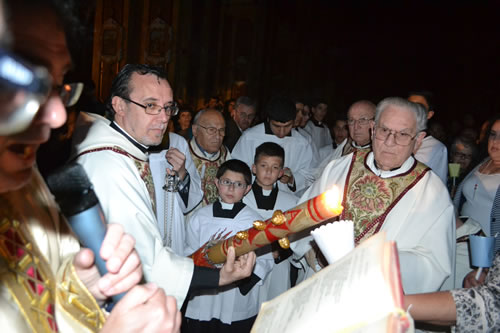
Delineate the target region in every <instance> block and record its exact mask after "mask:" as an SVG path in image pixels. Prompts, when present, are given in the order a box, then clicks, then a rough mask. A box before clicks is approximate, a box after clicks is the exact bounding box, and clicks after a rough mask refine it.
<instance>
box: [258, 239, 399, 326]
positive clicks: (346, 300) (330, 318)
mask: <svg viewBox="0 0 500 333" xmlns="http://www.w3.org/2000/svg"><path fill="white" fill-rule="evenodd" d="M384 243H385V234H383V233H379V234H377V235H375V236H373V237H372V238H370V239H368V240H367V241H365V242H363V243H362V244H360V245H359V246H358V247H357V248H356V249H355V250H353V251H352V252H351V253H350V254H348V255H347V256H345V257H344V258H342V259H340V260H339V261H338V262H336V263H335V264H333V265H330V266H328V267H326V268H324V269H323V270H321V271H320V272H318V273H317V274H315V275H314V276H312V277H311V278H309V279H308V280H306V281H304V282H302V283H301V284H299V285H298V286H296V287H294V288H292V289H290V290H288V291H287V292H286V293H284V294H282V295H280V296H278V297H277V298H275V299H274V300H272V301H270V302H266V303H264V304H263V305H262V307H261V310H260V312H259V315H258V318H257V321H256V323H255V325H254V327H253V329H252V332H259V333H260V332H273V333H274V332H283V331H286V332H306V331H310V332H311V331H314V330H319V331H329V332H335V331H340V330H343V331H346V332H349V331H355V330H356V328H360V327H362V326H364V325H366V324H368V323H370V322H374V321H380V320H381V318H385V317H387V318H388V316H389V314H390V313H393V312H394V311H395V308H396V305H395V304H394V297H393V295H391V292H392V289H391V286H390V285H389V284H388V283H387V282H386V281H385V277H384V272H383V271H384V270H383V268H382V265H383V262H384V255H386V254H387V251H385V250H384Z"/></svg>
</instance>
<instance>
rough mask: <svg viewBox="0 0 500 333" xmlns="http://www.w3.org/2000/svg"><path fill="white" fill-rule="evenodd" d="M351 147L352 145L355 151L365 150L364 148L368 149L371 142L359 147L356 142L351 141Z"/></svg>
mask: <svg viewBox="0 0 500 333" xmlns="http://www.w3.org/2000/svg"><path fill="white" fill-rule="evenodd" d="M351 145H352V146H353V147H354V148H357V149H366V148H370V146H371V145H372V143H371V142H368V143H367V144H366V145H364V146H360V145H358V144H357V143H356V142H354V140H353V141H351Z"/></svg>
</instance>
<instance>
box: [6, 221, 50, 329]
mask: <svg viewBox="0 0 500 333" xmlns="http://www.w3.org/2000/svg"><path fill="white" fill-rule="evenodd" d="M29 238H30V237H29V234H27V230H24V228H23V227H22V225H21V224H20V223H19V222H18V221H17V220H12V221H11V220H8V219H7V218H4V219H2V221H1V222H0V255H1V257H2V258H3V259H4V260H5V262H6V263H7V265H8V271H6V272H5V273H4V274H3V275H2V276H1V281H2V283H4V284H6V285H7V287H8V288H9V290H10V291H11V295H12V296H13V298H14V299H15V301H16V303H17V305H18V307H19V309H20V311H21V312H22V313H23V316H24V318H25V319H26V320H27V322H28V324H29V326H30V327H31V329H32V330H33V331H36V332H57V326H56V321H55V318H54V293H53V291H54V290H55V286H54V279H53V276H52V273H51V270H50V267H49V266H48V264H47V263H46V261H45V259H44V258H43V257H42V256H41V255H39V253H38V252H39V251H38V249H37V248H36V245H34V243H33V242H31V241H30V239H29Z"/></svg>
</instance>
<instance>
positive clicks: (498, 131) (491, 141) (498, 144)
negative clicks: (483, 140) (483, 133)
mask: <svg viewBox="0 0 500 333" xmlns="http://www.w3.org/2000/svg"><path fill="white" fill-rule="evenodd" d="M488 155H490V158H491V159H492V160H493V162H495V163H499V162H500V120H497V121H496V122H495V123H494V124H493V126H492V127H491V132H490V133H489V137H488Z"/></svg>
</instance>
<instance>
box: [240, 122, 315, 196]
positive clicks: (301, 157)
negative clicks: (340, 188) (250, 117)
mask: <svg viewBox="0 0 500 333" xmlns="http://www.w3.org/2000/svg"><path fill="white" fill-rule="evenodd" d="M264 142H274V143H277V144H279V145H280V146H281V147H283V149H284V150H285V163H284V166H285V167H288V168H290V170H292V173H293V176H294V178H295V184H296V192H299V193H300V191H301V190H303V189H305V188H307V187H309V185H311V184H312V182H313V181H314V177H313V171H314V170H313V168H314V165H313V164H314V162H315V161H317V157H315V156H314V153H313V150H312V149H311V146H310V144H309V142H308V141H307V139H306V138H304V136H302V134H300V133H299V132H298V131H293V130H292V131H291V132H290V135H289V136H285V137H284V138H278V137H277V136H276V135H274V134H266V131H265V124H264V123H262V124H258V125H256V126H254V127H252V128H249V129H247V130H246V131H245V132H243V135H242V136H241V137H240V139H239V140H238V142H237V143H236V146H234V148H233V151H232V153H231V155H232V157H233V158H235V159H239V160H242V161H243V162H245V163H246V164H248V166H249V167H251V166H252V164H253V161H254V157H255V149H256V148H257V147H258V146H260V145H261V144H263V143H264ZM279 188H280V190H283V191H285V192H289V193H292V194H294V195H296V194H295V193H294V192H292V191H291V190H290V189H289V188H288V186H287V185H286V184H283V183H281V182H279Z"/></svg>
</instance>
